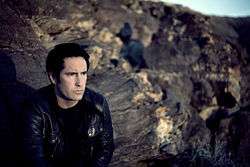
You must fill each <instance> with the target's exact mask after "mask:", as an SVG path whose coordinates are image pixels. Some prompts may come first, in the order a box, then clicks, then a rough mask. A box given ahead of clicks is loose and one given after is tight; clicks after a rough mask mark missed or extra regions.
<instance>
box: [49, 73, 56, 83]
mask: <svg viewBox="0 0 250 167" xmlns="http://www.w3.org/2000/svg"><path fill="white" fill-rule="evenodd" d="M48 76H49V80H50V82H51V83H53V84H56V77H55V75H54V74H53V73H51V72H49V73H48Z"/></svg>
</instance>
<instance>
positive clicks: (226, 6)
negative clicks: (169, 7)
mask: <svg viewBox="0 0 250 167" xmlns="http://www.w3.org/2000/svg"><path fill="white" fill-rule="evenodd" d="M162 1H165V2H169V3H175V4H182V5H183V6H187V7H189V8H191V9H193V10H196V11H199V12H201V13H204V14H209V15H219V16H250V0H162Z"/></svg>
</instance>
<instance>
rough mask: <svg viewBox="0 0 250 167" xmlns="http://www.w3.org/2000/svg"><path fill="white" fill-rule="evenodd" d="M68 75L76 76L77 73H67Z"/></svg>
mask: <svg viewBox="0 0 250 167" xmlns="http://www.w3.org/2000/svg"><path fill="white" fill-rule="evenodd" d="M66 75H68V76H74V75H75V73H67V74H66Z"/></svg>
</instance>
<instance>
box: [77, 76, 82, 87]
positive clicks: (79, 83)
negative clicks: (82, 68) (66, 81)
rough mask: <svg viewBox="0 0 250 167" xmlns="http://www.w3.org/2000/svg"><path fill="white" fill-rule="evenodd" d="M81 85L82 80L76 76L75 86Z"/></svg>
mask: <svg viewBox="0 0 250 167" xmlns="http://www.w3.org/2000/svg"><path fill="white" fill-rule="evenodd" d="M82 84H83V78H82V77H81V76H80V75H77V76H76V81H75V85H76V86H82Z"/></svg>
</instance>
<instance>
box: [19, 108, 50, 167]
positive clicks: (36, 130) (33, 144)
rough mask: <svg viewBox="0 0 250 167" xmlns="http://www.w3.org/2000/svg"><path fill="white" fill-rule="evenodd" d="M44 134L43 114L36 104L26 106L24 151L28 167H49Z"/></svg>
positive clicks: (23, 128) (23, 129)
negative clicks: (46, 158) (45, 154)
mask: <svg viewBox="0 0 250 167" xmlns="http://www.w3.org/2000/svg"><path fill="white" fill-rule="evenodd" d="M42 132H43V116H42V113H41V112H39V111H38V108H37V107H36V106H35V105H34V104H29V105H25V107H24V110H23V114H22V137H23V144H22V150H23V156H24V161H25V163H26V166H32V167H48V163H47V161H46V160H45V157H44V148H43V133H42Z"/></svg>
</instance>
